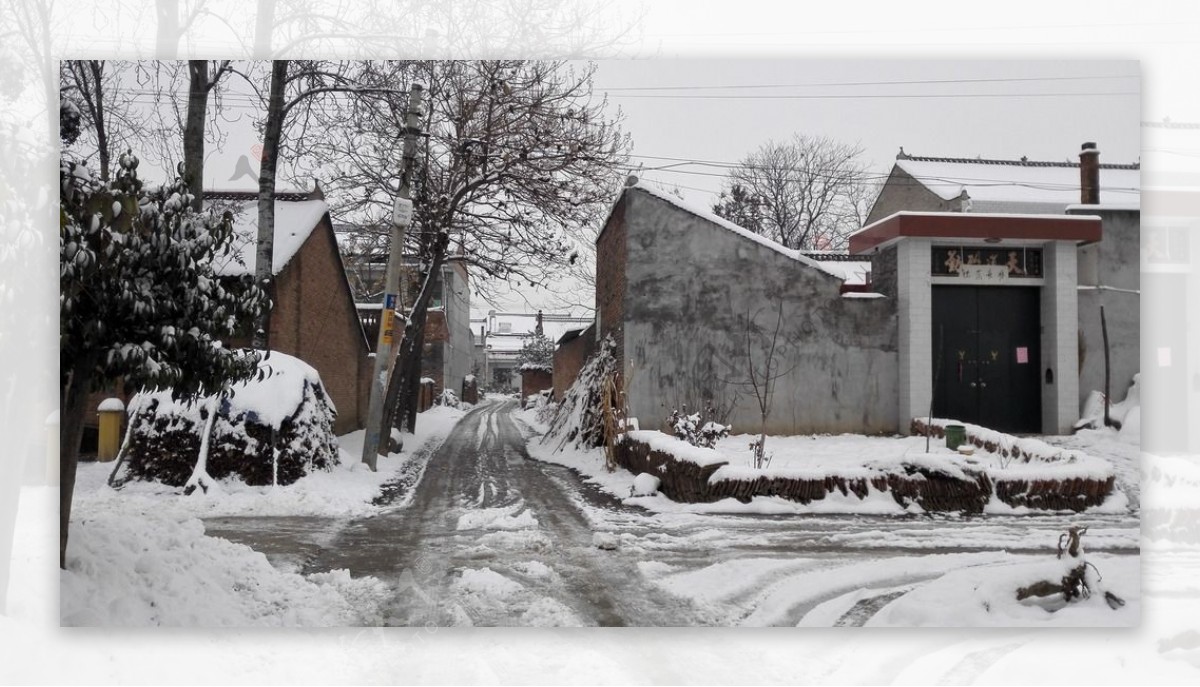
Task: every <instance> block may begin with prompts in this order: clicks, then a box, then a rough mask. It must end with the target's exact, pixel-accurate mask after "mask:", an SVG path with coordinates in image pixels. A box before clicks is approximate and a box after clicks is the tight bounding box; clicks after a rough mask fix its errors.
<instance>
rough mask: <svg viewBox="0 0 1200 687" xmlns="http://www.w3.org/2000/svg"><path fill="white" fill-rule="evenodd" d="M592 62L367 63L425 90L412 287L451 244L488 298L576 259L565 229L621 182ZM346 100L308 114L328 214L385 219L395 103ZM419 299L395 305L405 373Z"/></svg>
mask: <svg viewBox="0 0 1200 687" xmlns="http://www.w3.org/2000/svg"><path fill="white" fill-rule="evenodd" d="M593 71H594V68H593V67H585V68H575V67H572V66H570V65H568V64H566V63H565V62H549V61H522V60H497V61H462V62H388V63H368V64H366V65H364V73H363V77H362V80H363V82H364V83H368V84H369V83H378V84H382V83H387V84H393V85H404V84H407V83H411V82H412V81H414V80H419V81H422V82H425V83H426V84H427V85H428V86H429V103H430V115H429V117H428V122H429V129H428V138H427V147H426V151H425V153H424V155H423V156H422V159H418V163H419V166H420V167H421V168H422V169H421V171H420V172H419V173H418V175H417V178H416V179H415V197H414V204H415V208H416V210H415V216H414V225H413V230H412V231H410V232H409V237H410V239H411V240H410V243H409V245H407V246H405V247H403V250H405V251H406V252H408V253H409V254H411V255H415V256H418V258H419V260H418V262H419V265H420V272H421V275H422V279H421V281H422V283H425V284H429V283H431V281H432V280H431V279H430V277H431V276H433V275H436V274H437V271H438V268H439V265H440V261H441V260H444V258H445V257H446V255H447V254H448V253H449V252H451V251H453V252H454V253H457V254H461V255H462V257H463V258H464V259H465V260H466V261H467V263H468V265H469V266H470V268H471V270H472V271H473V273H474V274H475V275H476V278H475V279H474V283H475V285H476V288H477V290H480V291H482V292H484V293H487V292H488V290H489V289H491V288H494V285H495V284H498V283H500V282H507V283H509V284H514V285H515V284H529V285H538V284H544V283H546V281H547V280H548V279H549V278H551V277H552V276H554V275H555V274H556V273H557V272H558V270H560V269H563V268H564V267H566V266H569V265H570V263H571V260H572V256H575V260H576V261H578V257H579V256H578V253H577V252H576V251H575V250H574V247H573V244H572V238H573V237H578V236H579V235H580V231H581V229H582V228H584V227H587V226H588V225H589V223H590V222H592V221H594V218H595V217H596V216H597V215H598V214H600V212H599V211H600V209H602V207H603V206H604V204H605V203H607V202H608V201H609V200H610V199H611V196H612V193H613V192H614V191H615V190H616V188H618V187H619V184H620V172H619V171H618V165H619V164H620V163H622V162H623V161H624V159H625V151H626V149H627V147H628V143H629V142H628V137H627V136H625V135H624V134H622V133H621V132H620V129H619V126H618V124H617V122H616V121H613V119H612V118H611V116H610V115H609V114H608V112H607V110H606V105H605V103H604V101H603V100H601V99H598V98H596V97H594V96H593V93H592V73H593ZM344 105H345V106H344V107H342V108H337V109H333V110H326V111H324V112H320V111H314V113H313V123H314V124H316V125H319V126H320V127H321V129H322V130H323V131H325V132H326V133H325V135H324V136H322V137H320V139H319V140H316V141H309V142H307V155H306V156H305V157H306V158H307V159H308V160H309V164H310V165H311V166H312V168H314V169H315V170H325V171H326V173H327V175H328V176H327V178H328V183H329V187H330V189H331V193H330V197H332V198H338V199H340V200H339V201H338V204H337V206H336V207H335V211H336V213H337V214H338V216H340V217H344V218H355V217H357V218H360V221H358V222H357V223H359V224H366V225H370V224H383V222H382V221H381V220H382V218H383V217H385V216H386V215H387V213H388V212H390V210H391V207H392V200H393V194H394V193H395V191H394V177H395V174H396V171H397V164H398V160H399V159H400V141H399V139H398V136H397V134H398V133H399V132H400V130H401V126H402V122H401V118H402V114H403V104H402V99H400V98H391V99H386V100H383V101H375V102H372V101H367V100H363V99H357V100H347V101H346V102H345V103H344ZM329 170H332V174H331V175H330V174H329ZM396 248H398V247H393V249H396ZM422 293H423V290H422ZM423 302H424V301H423V300H422V299H421V297H420V293H419V294H418V295H417V297H416V298H414V299H409V301H408V302H406V303H405V307H406V308H409V309H410V310H409V313H408V317H407V318H406V322H407V323H408V325H407V326H406V334H405V339H404V341H403V343H402V344H401V345H400V346H399V348H400V353H399V355H400V356H401V357H402V359H403V360H404V362H402V363H399V364H398V365H397V369H398V370H401V371H404V370H411V369H412V368H413V364H412V360H411V359H409V358H404V356H406V355H409V354H411V355H413V356H417V357H419V355H420V348H419V346H415V341H416V340H417V339H419V337H420V336H421V331H422V326H423V320H424V309H425V305H423ZM410 329H411V332H410V331H409V330H410ZM410 335H411V337H413V338H412V339H410V338H408V337H409V336H410ZM418 369H419V367H418ZM409 374H410V376H412V373H409ZM408 381H411V380H408ZM407 414H408V413H406V412H405V413H400V414H399V415H398V416H404V415H407Z"/></svg>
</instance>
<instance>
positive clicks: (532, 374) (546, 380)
mask: <svg viewBox="0 0 1200 687" xmlns="http://www.w3.org/2000/svg"><path fill="white" fill-rule="evenodd" d="M553 386H554V380H553V378H552V375H551V374H550V373H549V372H547V371H545V370H521V398H525V397H526V396H532V395H533V394H536V393H538V392H539V391H545V390H546V389H550V388H552V387H553Z"/></svg>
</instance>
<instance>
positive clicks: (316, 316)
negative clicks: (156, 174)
mask: <svg viewBox="0 0 1200 687" xmlns="http://www.w3.org/2000/svg"><path fill="white" fill-rule="evenodd" d="M220 201H226V202H231V203H234V204H236V206H237V207H238V208H239V209H240V210H241V212H240V213H239V214H238V216H237V218H236V219H235V232H237V234H238V235H239V236H240V237H242V239H241V241H242V243H241V246H242V252H241V258H242V259H241V260H240V261H238V260H233V261H229V262H227V263H225V264H224V265H222V266H220V267H219V268H218V273H219V274H238V273H242V272H243V271H244V270H253V256H254V249H255V245H256V244H257V241H255V240H254V237H255V236H256V232H257V226H258V221H257V220H258V216H257V208H258V200H257V194H255V193H235V192H226V193H222V192H211V193H206V194H205V202H213V203H214V204H215V203H217V202H220ZM272 268H273V272H274V274H275V294H274V307H273V308H272V310H271V317H270V329H269V331H268V345H269V346H270V348H271V349H272V350H276V351H279V352H281V353H287V354H288V355H293V356H295V357H297V358H299V359H301V360H303V361H304V362H306V363H308V364H309V365H312V366H313V367H314V368H316V370H317V372H319V373H320V375H321V381H322V382H323V383H324V384H325V388H326V390H327V391H328V392H329V396H330V398H332V399H333V403H334V405H335V406H336V407H337V411H338V416H337V420H336V422H335V424H334V431H335V432H336V433H337V434H339V435H340V434H345V433H347V432H352V431H354V430H357V429H361V428H362V427H363V425H364V422H365V421H366V414H367V400H368V397H369V395H370V386H369V380H370V375H371V365H370V360H369V358H368V357H367V355H368V353H369V352H370V349H369V347H368V346H367V339H366V334H365V332H364V331H363V328H362V325H361V323H360V322H359V318H358V312H357V310H356V308H355V306H354V297H353V294H352V293H351V290H350V284H349V282H348V281H347V280H346V273H345V271H344V270H343V268H342V258H341V255H340V253H339V251H338V243H337V240H336V238H335V236H334V231H333V222H332V221H331V220H330V217H329V207H328V205H327V204H326V203H325V200H324V194H322V193H321V191H320V189H317V190H315V191H313V192H312V193H277V194H276V196H275V258H274V261H273V265H272ZM243 343H244V342H243Z"/></svg>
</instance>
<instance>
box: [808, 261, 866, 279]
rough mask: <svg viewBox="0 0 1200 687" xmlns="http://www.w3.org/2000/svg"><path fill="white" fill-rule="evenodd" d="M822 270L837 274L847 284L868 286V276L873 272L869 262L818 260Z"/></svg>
mask: <svg viewBox="0 0 1200 687" xmlns="http://www.w3.org/2000/svg"><path fill="white" fill-rule="evenodd" d="M817 264H818V265H820V266H821V269H823V270H825V271H826V272H828V273H830V274H835V275H837V276H839V277H841V279H842V280H843V281H845V282H846V283H847V284H866V283H867V274H868V273H869V272H870V271H871V263H870V262H869V261H852V260H818V261H817Z"/></svg>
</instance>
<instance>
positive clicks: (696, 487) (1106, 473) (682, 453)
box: [615, 431, 1114, 513]
mask: <svg viewBox="0 0 1200 687" xmlns="http://www.w3.org/2000/svg"><path fill="white" fill-rule="evenodd" d="M1010 439H1015V438H1013V437H1010ZM1021 441H1025V440H1021ZM1039 443H1040V442H1039ZM1067 453H1070V454H1072V455H1071V456H1069V457H1064V458H1063V459H1062V460H1059V461H1057V462H1054V463H1040V464H1035V465H1033V466H1025V465H1023V464H1022V465H1018V464H1005V465H1004V466H1003V467H998V466H996V465H992V464H985V463H982V462H980V461H975V460H971V459H968V458H966V457H963V456H958V455H957V454H949V455H939V454H915V455H905V456H903V457H899V458H896V459H890V460H879V461H871V462H867V463H864V464H855V465H846V466H845V467H841V468H836V469H832V470H831V469H828V466H822V467H806V468H797V467H782V468H774V467H772V468H765V469H759V468H752V467H748V466H741V465H734V464H731V462H730V460H729V459H728V457H727V456H726V455H725V454H723V453H722V452H721V451H718V450H716V449H711V448H703V447H697V446H692V445H690V444H688V443H687V442H685V441H682V440H680V439H677V438H675V437H672V436H669V435H667V434H664V433H661V432H656V431H634V432H629V433H628V434H625V435H623V437H622V438H621V440H620V441H619V442H618V443H617V445H616V450H615V460H616V462H617V464H618V465H620V466H621V467H623V468H625V469H626V470H628V471H630V472H632V473H634V474H641V473H649V474H652V475H655V476H657V477H659V479H661V480H662V484H661V487H660V489H659V491H661V492H662V493H663V494H664V495H665V496H667V497H668V498H670V499H672V500H674V501H679V502H683V503H712V502H716V501H720V500H722V499H727V498H733V499H737V500H739V501H742V502H749V501H750V500H751V499H753V498H754V497H758V496H763V497H777V498H782V499H786V500H789V501H796V502H799V503H802V504H805V505H808V504H810V503H812V502H814V501H821V500H823V499H825V498H827V497H831V496H833V497H839V498H855V499H858V500H859V501H866V500H871V499H879V498H883V499H885V500H890V501H894V502H895V503H896V504H897V505H899V506H900V507H901V508H902V509H906V510H907V509H909V508H910V507H916V508H919V509H921V510H923V511H932V512H961V513H982V512H984V511H985V510H986V509H988V508H989V506H992V505H995V504H996V503H1000V504H1004V505H1007V506H1010V507H1014V508H1020V507H1026V508H1031V509H1038V510H1060V511H1066V510H1070V511H1076V512H1078V511H1082V510H1085V509H1087V508H1091V507H1093V506H1098V505H1100V504H1102V503H1104V501H1105V500H1106V499H1107V498H1108V497H1109V496H1110V495H1111V494H1112V493H1113V486H1114V478H1113V475H1112V474H1111V470H1110V469H1109V468H1108V466H1107V463H1105V462H1104V461H1101V460H1099V459H1096V458H1092V457H1090V456H1086V455H1084V454H1081V453H1078V452H1067ZM1069 458H1073V459H1074V460H1073V461H1071V460H1070V459H1069Z"/></svg>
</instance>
